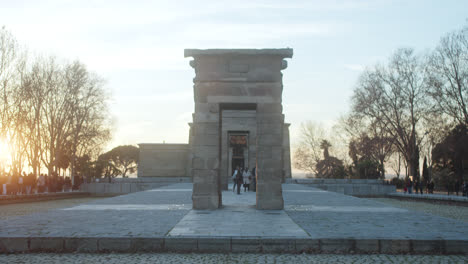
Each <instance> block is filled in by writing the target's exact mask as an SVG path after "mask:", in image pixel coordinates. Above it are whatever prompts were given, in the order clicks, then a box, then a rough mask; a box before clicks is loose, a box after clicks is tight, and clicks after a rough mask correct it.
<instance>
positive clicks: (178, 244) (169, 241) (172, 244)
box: [164, 237, 198, 252]
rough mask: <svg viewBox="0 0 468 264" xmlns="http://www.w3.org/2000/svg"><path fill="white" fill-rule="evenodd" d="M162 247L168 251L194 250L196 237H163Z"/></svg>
mask: <svg viewBox="0 0 468 264" xmlns="http://www.w3.org/2000/svg"><path fill="white" fill-rule="evenodd" d="M164 249H165V251H169V252H196V251H197V250H198V240H197V239H196V238H177V237H165V238H164Z"/></svg>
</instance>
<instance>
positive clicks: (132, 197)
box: [0, 183, 468, 254]
mask: <svg viewBox="0 0 468 264" xmlns="http://www.w3.org/2000/svg"><path fill="white" fill-rule="evenodd" d="M191 195H192V184H190V183H181V184H173V185H169V186H165V187H161V188H158V189H154V190H150V191H145V192H138V193H132V194H128V195H122V196H117V197H112V198H107V199H100V200H96V201H94V202H91V203H87V204H83V205H78V206H74V207H70V208H66V209H61V210H52V211H48V212H43V213H37V214H32V215H28V216H24V217H18V218H16V219H14V220H11V219H10V220H9V221H0V251H2V250H3V251H10V252H11V251H34V250H45V251H55V250H57V251H89V252H96V251H98V252H100V251H107V250H108V251H123V252H129V251H130V252H131V251H135V250H141V249H145V250H148V251H155V250H156V251H157V250H159V251H160V250H169V251H170V250H175V251H193V250H195V251H200V252H206V251H211V252H213V251H214V252H219V251H221V252H226V251H227V252H269V251H271V252H277V251H288V252H300V251H303V250H305V251H320V252H335V251H339V252H350V251H355V252H356V251H357V252H382V253H386V252H403V253H408V252H414V253H424V252H432V251H434V250H435V251H436V252H441V253H457V252H458V253H460V252H464V253H465V254H468V224H467V223H466V222H462V221H457V220H453V219H448V218H443V217H439V216H434V215H430V214H424V213H419V212H413V211H408V210H405V209H401V208H395V207H391V206H388V205H386V204H383V203H379V202H375V201H371V200H368V199H362V198H356V197H352V196H346V195H342V194H338V193H333V192H327V191H323V190H319V189H315V188H311V187H307V186H304V185H299V184H285V185H283V196H284V201H285V209H284V210H272V211H269V210H265V211H258V210H255V209H254V205H255V195H256V194H255V193H254V192H245V193H244V192H242V193H241V194H240V195H237V194H234V193H233V192H232V190H230V191H224V192H223V204H224V207H223V208H222V209H220V210H212V211H209V210H192V209H191V208H192V204H191ZM0 209H1V208H0ZM11 239H16V240H14V241H15V242H14V243H12V240H11ZM77 241H78V242H77ZM80 243H81V244H80Z"/></svg>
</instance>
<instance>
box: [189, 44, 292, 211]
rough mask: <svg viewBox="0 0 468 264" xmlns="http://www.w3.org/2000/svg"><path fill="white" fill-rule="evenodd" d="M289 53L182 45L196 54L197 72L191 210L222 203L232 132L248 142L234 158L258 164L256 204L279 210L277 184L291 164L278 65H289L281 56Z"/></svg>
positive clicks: (289, 55)
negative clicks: (222, 189) (193, 47)
mask: <svg viewBox="0 0 468 264" xmlns="http://www.w3.org/2000/svg"><path fill="white" fill-rule="evenodd" d="M292 54H293V51H292V49H209V50H197V49H187V50H185V57H193V58H194V60H192V61H191V62H190V65H191V66H192V67H193V68H194V69H195V74H196V76H195V78H194V80H193V82H194V87H193V89H194V100H195V113H194V114H193V123H192V125H191V151H192V153H191V157H192V164H191V167H192V179H193V194H192V195H193V196H192V200H193V208H194V209H216V208H219V207H220V206H222V197H221V188H222V186H224V188H225V186H226V184H227V182H229V181H230V176H231V173H232V171H230V170H232V167H233V166H231V165H232V164H229V163H230V162H231V163H234V162H233V152H232V148H230V146H229V144H232V143H229V140H228V139H229V135H232V134H233V133H236V135H237V136H239V135H240V136H241V137H245V138H246V142H247V143H246V144H248V145H249V146H246V147H245V151H244V152H239V153H240V154H236V153H234V155H240V157H235V158H236V159H237V162H239V159H240V160H241V164H245V165H244V166H246V167H248V166H250V168H252V167H254V166H255V167H256V171H257V178H256V181H257V205H256V206H257V209H283V195H282V188H281V183H282V182H283V181H284V178H285V177H290V175H291V171H290V170H291V166H290V159H289V156H287V155H289V132H288V131H289V130H288V125H287V124H286V125H285V123H284V115H283V108H282V92H283V82H282V73H281V70H283V69H286V67H287V62H286V61H285V60H284V58H291V57H292ZM225 134H226V135H225ZM285 140H287V142H285ZM231 147H232V146H231ZM228 151H231V152H229V153H228ZM225 152H226V153H225ZM242 153H245V154H242ZM243 157H245V160H244V159H243ZM252 163H254V164H252ZM247 164H249V165H247Z"/></svg>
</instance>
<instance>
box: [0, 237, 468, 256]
mask: <svg viewBox="0 0 468 264" xmlns="http://www.w3.org/2000/svg"><path fill="white" fill-rule="evenodd" d="M33 252H55V253H58V252H61V253H73V252H80V253H107V252H119V253H134V252H178V253H324V254H331V253H333V254H337V253H338V254H355V253H356V254H464V255H467V254H468V241H466V240H392V239H352V238H351V239H345V238H343V239H328V238H327V239H311V238H286V237H282V238H268V237H166V236H161V237H151V238H141V237H140V238H132V237H102V238H93V237H89V238H84V237H80V238H76V237H68V238H67V237H30V238H23V237H9V238H0V253H33Z"/></svg>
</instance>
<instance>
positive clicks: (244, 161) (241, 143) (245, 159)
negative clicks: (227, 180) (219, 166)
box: [228, 132, 249, 176]
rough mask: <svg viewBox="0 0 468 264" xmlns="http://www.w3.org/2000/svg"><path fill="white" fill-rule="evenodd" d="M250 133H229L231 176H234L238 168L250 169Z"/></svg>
mask: <svg viewBox="0 0 468 264" xmlns="http://www.w3.org/2000/svg"><path fill="white" fill-rule="evenodd" d="M248 136H249V135H248V132H240V133H239V132H230V133H229V137H228V139H229V170H228V171H229V172H230V174H229V175H231V176H232V175H233V174H234V171H235V170H236V168H237V167H239V168H244V167H245V166H247V167H248V165H249V164H248V163H249V145H248V138H249V137H248Z"/></svg>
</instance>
